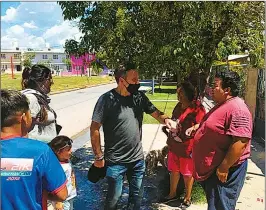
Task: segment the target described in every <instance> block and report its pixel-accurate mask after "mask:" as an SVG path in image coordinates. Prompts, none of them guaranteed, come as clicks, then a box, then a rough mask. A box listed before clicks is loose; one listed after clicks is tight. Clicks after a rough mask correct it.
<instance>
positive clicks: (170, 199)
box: [160, 196, 177, 203]
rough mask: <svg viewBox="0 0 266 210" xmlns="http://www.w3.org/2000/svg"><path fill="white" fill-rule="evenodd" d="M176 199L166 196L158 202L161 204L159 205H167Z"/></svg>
mask: <svg viewBox="0 0 266 210" xmlns="http://www.w3.org/2000/svg"><path fill="white" fill-rule="evenodd" d="M176 199H177V197H176V196H174V197H172V198H168V196H166V197H164V198H162V199H161V200H160V202H161V203H167V202H169V201H173V200H176Z"/></svg>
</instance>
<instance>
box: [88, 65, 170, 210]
mask: <svg viewBox="0 0 266 210" xmlns="http://www.w3.org/2000/svg"><path fill="white" fill-rule="evenodd" d="M115 79H116V82H117V84H118V85H117V88H115V89H112V90H110V91H108V92H106V93H105V94H103V95H102V96H100V98H99V99H98V101H97V103H96V105H95V108H94V112H93V116H92V123H91V127H90V132H91V143H92V148H93V152H94V154H95V161H94V166H96V167H98V168H102V167H104V166H106V167H107V171H106V177H107V182H108V192H107V197H106V201H105V209H108V210H112V209H116V208H117V202H118V200H119V197H120V196H121V193H122V187H123V179H124V176H125V175H126V176H127V179H128V182H129V199H128V206H127V209H140V205H141V198H142V193H141V192H142V190H141V189H142V187H141V186H142V179H143V176H144V173H145V162H144V154H143V149H142V143H141V137H142V121H143V113H144V112H145V113H147V114H150V115H151V116H152V117H154V118H155V119H156V120H158V121H159V122H160V123H161V124H165V125H166V126H167V127H168V128H171V127H174V126H175V123H174V122H173V121H172V120H171V119H170V118H168V117H167V116H166V115H165V114H164V113H162V112H160V111H159V110H158V109H157V108H156V107H155V106H154V105H153V104H152V103H151V102H150V100H149V99H148V98H147V96H146V95H145V94H144V93H142V92H140V91H138V89H139V87H140V84H139V75H138V72H137V70H136V69H135V68H131V67H130V66H129V67H124V66H120V67H119V68H118V69H117V70H116V71H115ZM101 126H103V132H104V147H105V148H104V154H103V152H102V149H101V140H100V131H99V130H100V127H101Z"/></svg>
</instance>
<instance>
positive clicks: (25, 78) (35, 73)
mask: <svg viewBox="0 0 266 210" xmlns="http://www.w3.org/2000/svg"><path fill="white" fill-rule="evenodd" d="M50 76H51V69H49V68H48V67H46V66H44V65H40V64H36V65H33V66H32V67H25V68H24V70H23V72H22V89H24V88H32V89H35V88H36V87H37V82H43V81H44V80H46V79H49V77H50Z"/></svg>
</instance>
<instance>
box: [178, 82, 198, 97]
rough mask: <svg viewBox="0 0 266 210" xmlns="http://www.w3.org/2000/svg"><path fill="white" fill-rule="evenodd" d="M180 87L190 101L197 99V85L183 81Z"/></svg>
mask: <svg viewBox="0 0 266 210" xmlns="http://www.w3.org/2000/svg"><path fill="white" fill-rule="evenodd" d="M180 87H181V89H182V90H183V91H184V93H185V95H186V97H187V99H188V100H189V101H193V100H194V99H195V94H196V92H195V87H194V86H193V85H192V84H191V83H190V82H182V83H181V85H180Z"/></svg>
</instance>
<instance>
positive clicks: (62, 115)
mask: <svg viewBox="0 0 266 210" xmlns="http://www.w3.org/2000/svg"><path fill="white" fill-rule="evenodd" d="M115 86H116V84H115V83H114V84H108V85H102V86H97V87H91V88H86V89H81V90H77V91H73V92H67V93H61V94H56V95H52V96H51V107H53V108H54V109H55V111H56V113H57V115H58V120H57V121H58V124H60V125H62V126H63V128H62V131H61V134H63V135H67V136H70V137H71V136H74V135H76V134H77V133H79V132H80V131H82V130H84V129H85V128H87V127H88V126H89V125H90V123H91V116H92V112H93V108H94V106H95V103H96V102H97V99H98V98H99V96H100V95H102V94H103V93H104V92H106V91H108V90H111V89H112V88H114V87H115Z"/></svg>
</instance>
